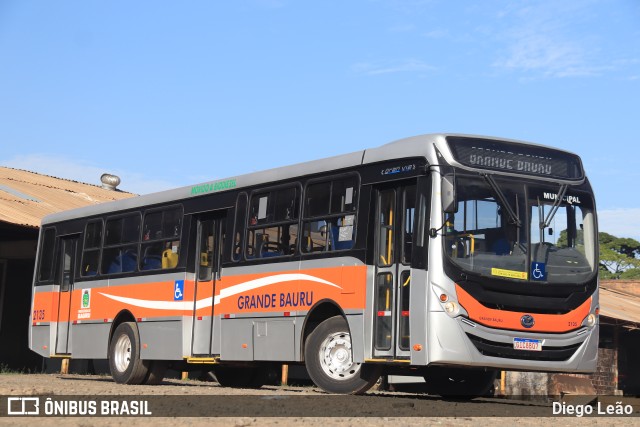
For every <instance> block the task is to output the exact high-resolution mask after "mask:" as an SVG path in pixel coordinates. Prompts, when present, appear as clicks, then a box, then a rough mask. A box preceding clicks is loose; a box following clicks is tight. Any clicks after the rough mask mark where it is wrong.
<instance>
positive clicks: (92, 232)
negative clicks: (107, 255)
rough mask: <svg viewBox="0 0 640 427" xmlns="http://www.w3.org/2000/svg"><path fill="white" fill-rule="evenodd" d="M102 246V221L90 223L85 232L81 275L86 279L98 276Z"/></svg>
mask: <svg viewBox="0 0 640 427" xmlns="http://www.w3.org/2000/svg"><path fill="white" fill-rule="evenodd" d="M101 245H102V220H101V219H97V220H93V221H89V222H88V223H87V226H86V228H85V230H84V250H83V252H82V264H81V265H82V268H81V269H80V275H82V276H84V277H90V276H95V275H96V274H98V264H99V262H100V246H101Z"/></svg>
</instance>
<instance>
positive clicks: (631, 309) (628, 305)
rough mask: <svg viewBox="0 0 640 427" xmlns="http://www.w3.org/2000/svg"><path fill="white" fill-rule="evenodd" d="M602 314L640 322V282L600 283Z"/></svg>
mask: <svg viewBox="0 0 640 427" xmlns="http://www.w3.org/2000/svg"><path fill="white" fill-rule="evenodd" d="M616 282H619V283H616ZM600 315H601V316H606V317H611V318H613V319H618V320H623V321H626V322H633V323H638V324H640V282H626V281H606V282H605V281H603V282H602V283H600Z"/></svg>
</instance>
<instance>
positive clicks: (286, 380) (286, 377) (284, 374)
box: [282, 363, 289, 385]
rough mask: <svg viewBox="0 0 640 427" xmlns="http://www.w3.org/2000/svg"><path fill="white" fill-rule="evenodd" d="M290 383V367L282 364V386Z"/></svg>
mask: <svg viewBox="0 0 640 427" xmlns="http://www.w3.org/2000/svg"><path fill="white" fill-rule="evenodd" d="M288 383H289V365H287V364H286V363H285V364H282V385H287V384H288Z"/></svg>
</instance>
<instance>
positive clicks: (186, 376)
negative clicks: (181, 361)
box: [182, 372, 189, 381]
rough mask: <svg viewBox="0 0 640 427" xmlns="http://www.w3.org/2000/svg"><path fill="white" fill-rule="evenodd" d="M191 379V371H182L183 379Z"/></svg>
mask: <svg viewBox="0 0 640 427" xmlns="http://www.w3.org/2000/svg"><path fill="white" fill-rule="evenodd" d="M188 379H189V372H182V380H183V381H184V380H188Z"/></svg>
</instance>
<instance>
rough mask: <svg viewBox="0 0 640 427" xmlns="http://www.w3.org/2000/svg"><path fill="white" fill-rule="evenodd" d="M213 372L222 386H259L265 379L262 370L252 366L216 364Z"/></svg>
mask: <svg viewBox="0 0 640 427" xmlns="http://www.w3.org/2000/svg"><path fill="white" fill-rule="evenodd" d="M213 374H214V375H215V377H216V380H217V381H218V384H220V385H221V386H222V387H234V388H260V387H262V386H263V385H264V383H265V380H266V375H265V372H264V370H263V369H260V368H259V367H254V366H223V365H218V366H216V367H215V368H214V369H213Z"/></svg>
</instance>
